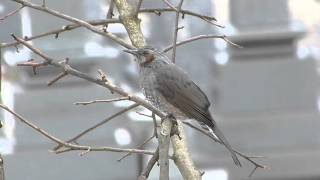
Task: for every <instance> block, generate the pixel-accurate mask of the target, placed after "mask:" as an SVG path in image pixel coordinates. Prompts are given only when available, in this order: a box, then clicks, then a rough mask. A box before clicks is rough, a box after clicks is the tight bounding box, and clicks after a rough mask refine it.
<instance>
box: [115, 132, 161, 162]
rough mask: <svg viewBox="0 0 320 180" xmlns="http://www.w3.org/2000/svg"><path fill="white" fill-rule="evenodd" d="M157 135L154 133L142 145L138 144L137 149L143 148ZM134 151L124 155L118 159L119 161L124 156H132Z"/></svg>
mask: <svg viewBox="0 0 320 180" xmlns="http://www.w3.org/2000/svg"><path fill="white" fill-rule="evenodd" d="M154 137H155V135H154V134H153V135H152V136H150V137H149V138H147V139H146V140H144V141H143V142H142V143H141V144H140V145H138V146H137V147H136V149H141V148H142V147H143V146H144V145H145V144H147V143H148V142H150V141H151V140H152V139H153V138H154ZM131 154H132V153H127V154H125V155H124V156H122V157H121V158H120V159H118V162H120V161H122V160H123V159H124V158H126V157H128V156H130V155H131Z"/></svg>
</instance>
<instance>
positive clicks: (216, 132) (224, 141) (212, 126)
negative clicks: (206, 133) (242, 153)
mask: <svg viewBox="0 0 320 180" xmlns="http://www.w3.org/2000/svg"><path fill="white" fill-rule="evenodd" d="M208 126H209V128H210V129H211V130H212V131H213V133H214V135H215V136H217V137H218V138H219V140H220V141H221V143H222V144H223V145H224V146H225V147H226V148H227V149H228V150H229V151H230V153H231V157H232V159H233V161H234V163H235V164H236V165H237V166H239V167H241V163H240V161H239V159H238V157H237V155H236V153H235V152H234V151H233V149H232V147H231V145H230V144H229V143H228V141H227V139H226V138H225V137H224V135H223V133H222V132H221V131H220V130H219V128H218V127H217V126H216V125H215V124H214V123H213V122H211V123H209V124H208Z"/></svg>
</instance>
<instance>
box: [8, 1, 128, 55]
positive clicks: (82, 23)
mask: <svg viewBox="0 0 320 180" xmlns="http://www.w3.org/2000/svg"><path fill="white" fill-rule="evenodd" d="M12 1H14V2H17V3H20V4H21V5H22V6H27V7H30V8H32V9H36V10H39V11H43V12H46V13H48V14H51V15H53V16H56V17H59V18H61V19H64V20H67V21H70V22H72V23H75V24H78V25H80V26H82V27H85V28H87V29H88V30H90V31H92V32H94V33H97V34H100V35H102V36H105V37H108V38H110V39H111V40H113V41H115V42H116V43H118V44H120V45H121V46H123V47H126V48H128V49H132V48H133V46H132V45H130V44H128V43H126V42H125V41H124V40H122V39H121V38H119V37H117V36H116V35H114V34H112V33H109V32H104V31H103V30H101V29H99V28H97V27H95V26H93V25H91V24H89V23H88V22H86V21H84V20H80V19H77V18H74V17H71V16H68V15H65V14H63V13H61V12H58V11H55V10H52V9H49V8H47V7H44V6H41V5H36V4H33V3H30V2H28V1H25V0H12Z"/></svg>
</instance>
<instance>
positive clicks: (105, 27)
mask: <svg viewBox="0 0 320 180" xmlns="http://www.w3.org/2000/svg"><path fill="white" fill-rule="evenodd" d="M113 8H114V2H113V0H110V4H109V9H108V12H107V16H106V17H107V19H111V18H112V17H113V16H114V14H113ZM108 25H109V24H106V25H105V26H104V31H105V32H106V31H107V28H108Z"/></svg>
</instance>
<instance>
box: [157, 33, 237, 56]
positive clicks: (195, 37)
mask: <svg viewBox="0 0 320 180" xmlns="http://www.w3.org/2000/svg"><path fill="white" fill-rule="evenodd" d="M211 38H217V39H222V40H224V41H226V42H227V43H229V44H230V45H232V46H235V47H237V48H242V46H240V45H238V44H236V43H234V42H232V41H231V40H229V39H228V38H227V37H226V36H225V35H221V36H219V35H214V34H208V35H199V36H194V37H191V38H188V39H186V40H183V41H180V42H177V43H176V46H181V45H184V44H187V43H191V42H193V41H197V40H201V39H211ZM173 47H174V45H170V46H167V47H166V48H164V49H163V50H162V51H163V52H168V51H170V50H171V49H173Z"/></svg>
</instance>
